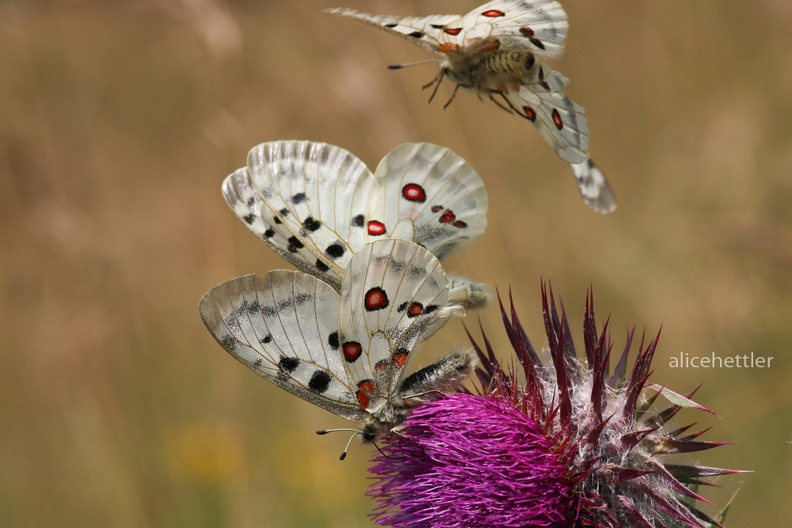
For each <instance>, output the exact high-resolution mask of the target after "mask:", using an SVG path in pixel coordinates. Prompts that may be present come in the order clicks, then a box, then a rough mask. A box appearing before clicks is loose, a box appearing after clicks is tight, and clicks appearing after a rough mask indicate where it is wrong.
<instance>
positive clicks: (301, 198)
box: [292, 193, 305, 205]
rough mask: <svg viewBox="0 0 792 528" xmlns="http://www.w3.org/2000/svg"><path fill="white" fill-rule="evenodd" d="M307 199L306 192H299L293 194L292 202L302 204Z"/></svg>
mask: <svg viewBox="0 0 792 528" xmlns="http://www.w3.org/2000/svg"><path fill="white" fill-rule="evenodd" d="M304 201H305V193H297V194H295V195H294V196H292V203H293V204H295V205H298V204H301V203H303V202H304Z"/></svg>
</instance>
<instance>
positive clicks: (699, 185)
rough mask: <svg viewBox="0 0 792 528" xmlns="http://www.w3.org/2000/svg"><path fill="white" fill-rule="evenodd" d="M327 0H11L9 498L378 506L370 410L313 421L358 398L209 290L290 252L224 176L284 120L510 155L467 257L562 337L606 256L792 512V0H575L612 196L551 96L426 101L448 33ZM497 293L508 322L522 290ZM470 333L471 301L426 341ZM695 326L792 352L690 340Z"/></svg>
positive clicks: (767, 498)
mask: <svg viewBox="0 0 792 528" xmlns="http://www.w3.org/2000/svg"><path fill="white" fill-rule="evenodd" d="M342 3H343V2H342ZM347 4H348V5H349V6H350V7H357V8H361V9H367V10H370V11H376V12H383V13H385V12H388V13H402V14H411V13H413V14H422V13H423V14H427V13H429V12H455V11H464V10H467V9H470V8H472V7H474V6H475V3H474V2H468V3H465V4H464V6H461V5H460V4H459V2H452V1H451V0H442V1H437V2H433V3H432V5H431V6H429V5H424V3H419V2H412V3H406V2H396V1H395V0H380V1H376V2H362V1H360V0H349V1H348V2H347ZM329 6H330V4H328V3H327V1H326V0H325V1H322V2H320V1H316V0H307V1H303V2H294V1H292V2H285V1H269V0H268V1H266V2H263V1H262V2H246V1H242V0H238V1H236V2H225V3H221V2H220V1H219V0H165V1H145V0H137V1H128V2H98V1H94V2H91V1H61V2H54V1H53V2H46V1H38V2H34V1H21V0H20V1H16V2H14V1H13V0H12V1H6V2H3V3H2V4H0V71H2V72H3V73H2V80H0V148H2V152H1V153H0V241H1V242H0V281H2V282H0V285H2V300H1V301H0V321H2V323H1V324H2V327H0V344H1V345H2V355H1V356H0V401H1V402H2V403H0V424H2V426H1V427H2V433H0V468H2V470H1V471H0V525H2V526H118V527H140V526H207V527H208V526H239V527H245V526H327V527H335V526H344V527H351V526H366V525H367V521H366V518H365V514H366V512H367V511H368V504H367V501H366V499H365V498H363V496H362V495H363V492H364V490H365V487H366V482H365V479H364V477H365V459H366V458H367V452H366V450H365V449H362V448H359V449H356V450H354V451H353V453H352V454H351V455H350V457H349V460H348V461H347V462H344V463H339V462H338V461H337V460H336V456H337V455H338V453H339V451H340V449H341V448H342V439H340V438H330V439H328V438H317V437H314V436H313V434H312V431H313V430H314V429H316V428H318V427H329V426H333V425H336V424H341V422H342V420H340V419H337V418H335V417H332V416H330V415H328V414H327V413H324V412H323V411H319V410H316V409H312V408H311V406H310V405H308V404H305V403H304V402H301V401H299V400H297V399H296V398H292V397H291V396H289V395H287V394H285V393H282V391H280V390H278V389H277V388H275V387H273V386H270V385H267V384H266V383H264V382H263V381H261V380H259V379H258V378H257V377H255V376H254V375H253V374H251V373H250V372H248V371H247V370H246V369H244V368H242V367H241V366H240V365H238V364H237V363H235V362H233V361H232V360H231V359H230V358H229V357H227V355H226V354H224V353H223V352H222V350H221V349H220V348H219V347H218V346H217V345H216V343H214V341H213V340H212V339H211V337H210V336H209V334H208V332H206V331H205V329H204V328H203V325H202V324H201V321H200V319H199V317H198V314H197V303H198V300H199V298H200V297H201V295H202V294H203V293H204V291H206V290H207V289H209V288H210V287H211V286H213V285H214V284H216V283H218V282H221V281H223V280H226V279H228V278H231V277H234V276H238V275H242V274H245V273H250V272H264V271H266V270H268V269H273V268H276V267H284V266H285V264H284V263H283V262H281V261H280V260H279V259H278V258H277V257H276V255H275V254H274V253H273V252H271V251H270V250H268V249H267V248H266V247H264V245H263V244H260V243H259V242H257V240H256V239H255V237H253V236H252V235H251V234H250V233H248V232H247V230H246V229H245V228H244V226H243V225H241V224H240V223H239V222H238V221H237V220H236V219H235V218H234V217H233V215H232V214H231V212H230V211H229V210H228V209H227V207H226V205H225V204H224V203H223V201H222V199H221V197H220V194H219V186H220V182H221V181H222V179H223V177H224V176H225V175H226V174H228V173H229V172H231V171H232V170H233V169H235V168H236V167H237V166H239V165H241V164H243V162H244V160H245V155H246V152H247V150H248V149H249V148H250V147H252V146H253V145H254V144H256V143H258V142H262V141H268V140H274V139H312V140H319V141H326V142H329V143H333V144H337V145H340V146H343V147H345V148H348V149H349V150H351V151H353V152H355V153H356V154H358V155H359V156H360V157H361V158H362V159H363V160H364V161H366V162H367V163H369V164H370V165H375V164H376V162H377V161H378V160H379V159H380V158H381V157H382V156H383V155H384V154H385V153H386V152H388V151H389V150H390V149H392V148H393V147H394V146H396V145H397V144H399V143H401V142H405V141H430V142H434V143H438V144H442V145H444V146H447V147H450V148H452V149H453V150H455V151H456V152H457V153H459V154H460V155H462V156H463V157H465V158H466V159H468V161H470V163H471V164H472V165H473V166H474V167H475V168H476V169H477V170H478V172H479V173H480V174H481V175H482V176H483V178H484V179H485V181H486V182H487V184H488V189H489V193H490V200H491V204H492V205H491V207H492V211H491V214H490V228H489V230H488V233H487V234H486V235H485V236H484V237H482V239H481V240H479V241H477V242H476V243H475V244H473V245H472V246H471V247H469V248H466V249H464V250H463V251H460V252H459V254H458V255H456V256H454V257H453V258H452V259H450V260H449V261H448V263H447V267H448V268H450V269H453V270H454V271H455V272H459V273H462V274H465V275H468V276H470V277H473V278H475V279H477V280H482V281H487V282H489V283H492V284H495V285H497V286H498V287H499V288H501V290H502V291H503V290H506V289H507V288H509V287H511V288H512V290H513V292H514V297H515V299H516V302H517V307H518V310H519V311H520V313H521V314H522V318H523V319H524V322H526V323H527V325H528V328H529V329H533V330H532V335H535V336H540V335H541V325H540V306H539V281H540V277H544V278H546V279H550V280H552V283H553V286H554V288H555V291H556V294H557V295H560V296H562V297H563V299H564V300H565V301H566V306H567V309H568V312H569V314H570V317H571V318H572V321H573V322H574V323H576V324H577V323H578V322H579V321H580V315H581V312H582V306H583V299H584V295H585V291H586V288H587V287H588V286H589V285H593V287H594V290H595V294H596V297H597V306H598V307H599V313H600V315H602V316H604V315H606V314H608V313H611V314H612V318H611V322H612V329H613V330H614V338H615V339H616V341H617V343H621V342H622V336H623V332H624V331H626V329H627V328H628V326H629V325H631V324H632V323H633V322H634V321H637V322H638V324H639V327H641V326H644V325H645V326H646V327H647V329H648V331H649V332H650V333H654V332H656V331H657V329H658V328H659V326H660V324H661V323H662V324H663V338H662V340H661V348H660V355H659V357H658V358H657V360H656V371H655V374H654V380H655V381H656V382H658V383H663V384H667V385H669V386H670V387H672V388H673V389H675V390H679V391H686V390H690V389H692V388H694V387H696V386H698V385H699V384H703V388H702V389H701V390H700V391H699V393H698V399H699V401H701V402H702V403H704V404H705V405H707V406H709V407H711V408H713V409H715V410H716V411H717V412H718V413H719V415H720V417H721V418H722V419H721V420H711V422H712V424H713V425H715V429H714V431H713V432H711V433H709V434H708V435H706V437H705V438H706V439H712V440H734V441H736V442H738V443H737V445H734V446H729V447H723V448H720V449H718V450H716V451H714V452H712V453H706V454H703V455H702V456H701V457H700V460H701V462H703V463H705V464H707V465H725V466H729V467H737V468H746V469H754V470H756V473H755V474H754V475H752V476H747V477H745V478H743V479H741V478H739V477H738V478H735V479H729V480H728V481H724V482H723V484H724V485H727V486H733V485H734V484H735V483H736V482H739V481H740V480H744V481H745V484H744V486H743V487H742V490H741V493H740V495H739V496H738V498H737V500H736V503H735V506H734V508H733V510H732V514H731V518H730V520H731V522H730V524H731V525H732V526H749V525H750V526H780V525H784V524H786V523H787V522H788V519H789V518H792V506H790V502H789V500H787V499H788V495H789V491H790V489H789V482H790V476H792V457H790V453H792V447H790V445H789V444H788V443H787V441H789V440H792V429H790V422H789V416H790V407H791V406H792V397H790V392H789V390H787V389H788V387H789V380H790V377H792V367H791V366H790V365H792V357H790V356H791V354H792V350H790V348H791V347H792V334H790V317H792V290H791V288H792V276H790V269H792V228H791V227H790V225H791V224H790V222H791V221H792V213H790V212H789V211H790V209H789V202H790V198H791V197H792V179H790V173H789V171H790V167H792V148H791V147H790V145H792V125H790V122H792V98H790V96H789V86H790V85H792V54H790V53H789V33H790V31H791V30H792V8H790V7H789V5H788V2H787V1H785V0H756V1H754V2H718V1H716V0H702V1H698V2H689V1H681V0H668V1H664V2H649V1H642V2H636V1H635V0H614V1H612V2H608V3H604V4H603V3H596V2H594V3H592V2H583V1H580V0H577V1H575V0H568V1H567V2H566V3H565V6H566V8H567V11H568V12H569V14H570V18H571V23H572V31H571V35H570V40H569V42H568V52H567V54H566V55H565V57H564V58H563V59H562V60H561V61H560V62H559V64H557V66H558V69H559V70H560V71H561V72H562V73H564V74H565V75H566V76H568V77H569V78H570V79H571V80H572V84H571V85H570V89H569V93H570V95H571V97H572V98H573V99H575V100H576V101H579V102H580V103H582V104H584V105H585V106H586V108H587V111H588V116H589V123H590V125H591V129H592V134H593V136H592V152H593V154H594V156H595V158H596V159H597V161H598V162H599V164H600V165H601V166H602V167H603V168H604V169H605V170H606V171H607V172H608V174H609V175H610V178H611V180H612V182H613V184H614V186H615V189H616V192H617V196H618V198H619V200H620V207H619V209H618V211H617V212H616V213H615V214H614V215H611V216H608V217H600V216H597V215H594V214H593V213H590V212H589V211H588V210H587V209H586V208H585V207H584V206H583V205H582V203H581V201H580V199H579V198H578V196H577V191H576V190H575V188H574V185H573V183H572V179H571V177H570V176H569V174H568V169H567V167H565V166H564V164H563V163H561V162H560V161H558V160H557V159H555V157H554V156H553V154H552V152H551V151H550V149H548V148H547V147H546V145H544V144H543V142H542V141H541V139H540V138H539V136H538V134H536V133H535V132H534V131H533V130H531V128H530V127H529V126H528V125H527V124H526V123H525V122H524V121H522V120H519V119H516V118H514V117H510V116H508V115H507V114H506V113H505V112H502V111H500V110H498V109H497V108H494V107H493V106H492V105H491V104H489V103H480V102H478V101H477V100H475V98H473V97H471V96H469V95H464V94H462V95H460V96H459V97H458V98H457V100H456V102H455V103H454V104H453V105H452V106H451V107H450V108H449V109H448V110H447V111H445V112H443V111H442V110H441V105H440V104H437V103H435V104H433V105H431V106H427V105H426V96H427V94H425V93H421V91H420V89H419V86H420V85H421V84H423V83H424V82H426V81H427V80H428V79H429V78H430V77H431V76H432V75H433V74H434V71H433V69H432V68H431V67H423V68H414V69H410V70H404V71H401V72H389V71H387V70H386V69H385V65H386V64H389V63H393V62H402V61H407V60H412V59H418V58H422V57H425V55H424V53H423V52H422V50H420V49H418V48H414V47H412V46H411V45H410V44H409V43H405V42H402V41H400V40H398V39H395V38H392V37H389V36H387V35H383V34H378V32H376V31H375V30H373V29H369V28H366V27H364V26H362V25H359V24H356V23H354V22H352V21H346V20H341V19H336V18H333V17H330V16H329V15H323V14H322V13H321V9H322V8H323V7H329ZM447 88H448V87H446V89H447ZM481 318H482V321H483V325H484V326H485V328H487V329H488V333H489V334H490V337H492V338H493V339H494V340H495V341H496V343H497V344H498V345H500V346H501V348H502V349H503V347H504V346H505V338H504V336H503V335H502V332H501V331H500V326H499V323H498V317H497V313H496V310H495V309H489V310H487V311H486V312H484V313H483V314H482V315H481ZM578 335H579V334H578ZM535 339H537V340H539V337H536V338H535ZM464 340H465V338H464V333H463V332H462V331H461V326H460V325H459V324H458V323H452V324H450V325H448V327H447V328H446V329H444V331H443V333H442V334H441V335H440V336H438V338H437V339H436V340H433V341H432V342H430V344H429V346H427V347H426V348H427V349H433V350H437V351H440V350H445V349H447V348H448V347H450V346H451V345H452V343H464ZM539 344H541V341H539ZM681 351H684V352H687V353H690V354H694V355H701V354H709V353H710V352H713V351H714V352H716V353H717V354H719V355H722V356H726V355H735V354H744V353H750V352H751V351H753V352H755V353H756V354H758V355H763V356H774V357H775V359H774V362H773V363H772V368H770V369H764V370H759V369H756V370H747V369H742V370H736V369H732V370H726V369H723V370H700V369H699V370H696V369H687V370H674V369H670V368H668V358H669V357H670V356H671V355H675V354H678V353H679V352H681ZM705 420H706V419H705ZM718 451H720V452H718ZM728 495H729V494H728V492H726V491H722V490H721V491H718V490H715V491H714V492H711V493H710V494H709V495H708V496H710V497H712V498H713V499H714V500H715V501H716V502H720V503H721V504H722V503H724V502H725V500H726V498H727V497H728Z"/></svg>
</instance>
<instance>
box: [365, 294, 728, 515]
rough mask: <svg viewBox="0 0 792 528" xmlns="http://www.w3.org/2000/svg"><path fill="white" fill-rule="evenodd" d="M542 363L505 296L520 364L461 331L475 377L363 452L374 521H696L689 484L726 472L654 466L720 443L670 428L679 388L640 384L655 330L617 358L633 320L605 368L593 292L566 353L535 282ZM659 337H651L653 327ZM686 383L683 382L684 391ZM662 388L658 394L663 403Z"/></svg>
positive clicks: (552, 311)
mask: <svg viewBox="0 0 792 528" xmlns="http://www.w3.org/2000/svg"><path fill="white" fill-rule="evenodd" d="M542 298H543V309H544V323H545V331H546V334H547V342H548V348H549V356H550V358H551V361H550V362H551V364H548V365H545V364H543V362H542V361H541V360H540V356H539V354H538V353H537V352H536V350H535V349H534V347H533V346H532V345H531V342H530V341H529V340H528V337H527V335H526V333H525V331H524V330H523V327H522V325H521V324H520V321H519V319H518V318H517V314H516V313H515V311H514V308H513V304H512V308H511V310H510V311H511V313H510V315H509V314H507V313H506V310H505V309H504V308H503V304H501V313H502V315H503V320H504V323H505V326H506V332H507V334H508V337H509V340H510V342H511V345H512V347H513V349H514V352H515V353H516V356H517V360H518V362H519V369H515V368H509V369H504V368H503V367H502V366H501V364H500V363H499V362H498V360H497V359H496V356H495V353H494V350H493V348H492V346H491V344H490V342H489V340H488V339H487V337H486V335H485V336H484V338H483V345H484V346H483V347H481V346H479V345H478V344H477V343H476V342H475V340H473V338H472V337H471V340H472V341H473V345H474V347H475V349H476V351H477V352H478V355H479V358H480V360H481V365H480V367H479V369H478V370H477V377H478V381H479V383H480V385H481V388H480V389H478V390H477V394H476V393H470V392H466V393H457V394H452V395H448V396H446V397H444V398H442V399H438V400H435V401H431V402H428V403H425V404H423V405H421V406H420V407H418V408H416V409H415V410H414V411H413V412H412V414H411V416H410V417H409V418H408V419H407V421H406V422H405V425H406V431H405V433H404V434H403V435H391V436H390V437H389V438H387V439H386V440H385V444H384V445H383V446H382V451H381V452H380V453H379V454H376V455H375V456H374V460H373V462H374V464H373V466H372V468H371V470H370V471H371V472H372V473H373V474H374V475H375V477H374V484H373V486H372V487H371V489H370V490H369V495H370V496H372V497H373V498H374V499H375V500H376V501H377V505H376V507H375V511H374V513H373V514H372V515H373V518H374V520H375V522H376V523H377V524H379V525H382V526H394V527H399V528H402V527H405V528H406V527H411V528H420V527H432V528H452V527H453V528H461V527H470V526H499V527H526V526H531V527H534V526H535V527H559V528H560V527H584V526H587V527H597V528H606V527H608V528H610V527H637V528H649V527H655V528H656V527H677V526H679V527H682V526H687V527H691V526H692V527H706V526H710V525H713V526H720V524H718V522H716V521H714V520H712V519H710V518H709V517H708V516H707V515H706V514H704V513H703V512H702V511H700V510H699V509H698V507H697V506H696V502H697V501H702V500H704V499H703V498H702V497H700V496H699V495H698V494H697V493H696V492H695V491H694V489H695V488H696V487H698V486H699V485H702V484H706V482H705V481H704V480H703V479H705V478H707V477H716V476H719V475H725V474H729V473H737V472H738V471H735V470H728V469H720V468H712V467H705V466H699V465H683V464H672V463H664V457H665V456H666V455H673V454H682V453H691V452H695V451H702V450H705V449H710V448H713V447H717V446H719V445H723V443H721V442H705V441H700V440H697V438H698V437H699V436H700V435H701V434H703V433H704V432H705V431H700V432H694V433H688V430H689V429H690V427H692V425H689V426H685V427H681V428H678V429H675V430H670V428H669V421H670V420H671V418H673V417H674V416H675V415H676V414H677V413H678V412H679V411H680V410H681V409H683V408H693V409H698V410H702V411H706V412H711V411H709V410H708V409H706V408H705V407H702V406H701V405H698V404H696V403H694V402H693V401H692V400H691V399H690V397H691V396H692V393H691V394H690V395H687V396H683V395H681V394H677V393H675V392H672V391H670V390H669V389H667V388H664V387H660V386H657V385H650V384H647V380H648V378H649V374H650V370H649V369H650V364H651V361H652V357H653V355H654V353H655V349H656V347H657V342H658V338H655V339H654V340H652V341H651V342H649V343H648V344H645V343H644V339H641V344H640V346H639V352H638V357H637V358H636V360H635V362H634V365H633V367H632V369H631V371H629V372H628V369H627V356H628V352H629V350H630V346H631V342H632V338H633V335H634V329H633V331H631V332H630V333H629V334H628V338H627V343H626V346H625V347H624V350H623V352H622V354H621V356H620V357H619V359H618V361H617V363H616V366H615V367H614V368H613V370H612V371H611V369H610V366H609V364H610V353H611V348H612V344H611V343H610V342H609V339H608V332H607V326H608V325H607V323H606V324H605V325H604V328H603V330H602V332H601V333H598V332H597V328H596V323H595V319H594V306H593V300H592V296H591V294H589V296H588V298H587V300H586V310H585V314H584V322H583V336H584V344H585V360H584V361H583V360H581V359H578V357H577V355H576V353H575V347H574V345H573V343H572V338H571V333H570V330H569V326H568V324H567V320H566V317H565V315H564V313H563V310H562V315H561V317H560V318H559V316H558V311H557V310H556V306H555V301H554V299H553V295H552V292H549V295H548V291H547V290H546V289H545V288H544V287H543V289H542ZM658 337H659V334H658ZM694 392H695V391H694ZM661 396H662V397H664V399H665V400H666V401H667V404H666V405H665V406H664V407H662V408H658V407H661V406H660V402H661V401H662V399H661V398H660V397H661Z"/></svg>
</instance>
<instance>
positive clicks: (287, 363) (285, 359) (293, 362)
mask: <svg viewBox="0 0 792 528" xmlns="http://www.w3.org/2000/svg"><path fill="white" fill-rule="evenodd" d="M299 366H300V360H299V359H297V358H296V357H289V356H281V357H280V360H279V361H278V368H280V369H281V370H282V371H283V372H288V373H290V374H291V373H292V372H294V371H295V370H297V367H299Z"/></svg>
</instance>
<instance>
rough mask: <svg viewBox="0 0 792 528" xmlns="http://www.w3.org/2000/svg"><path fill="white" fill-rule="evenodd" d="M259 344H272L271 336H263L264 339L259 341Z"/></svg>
mask: <svg viewBox="0 0 792 528" xmlns="http://www.w3.org/2000/svg"><path fill="white" fill-rule="evenodd" d="M259 342H261V344H262V345H266V344H268V343H271V342H272V334H267V335H265V336H264V337H262V338H261V339H259Z"/></svg>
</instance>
